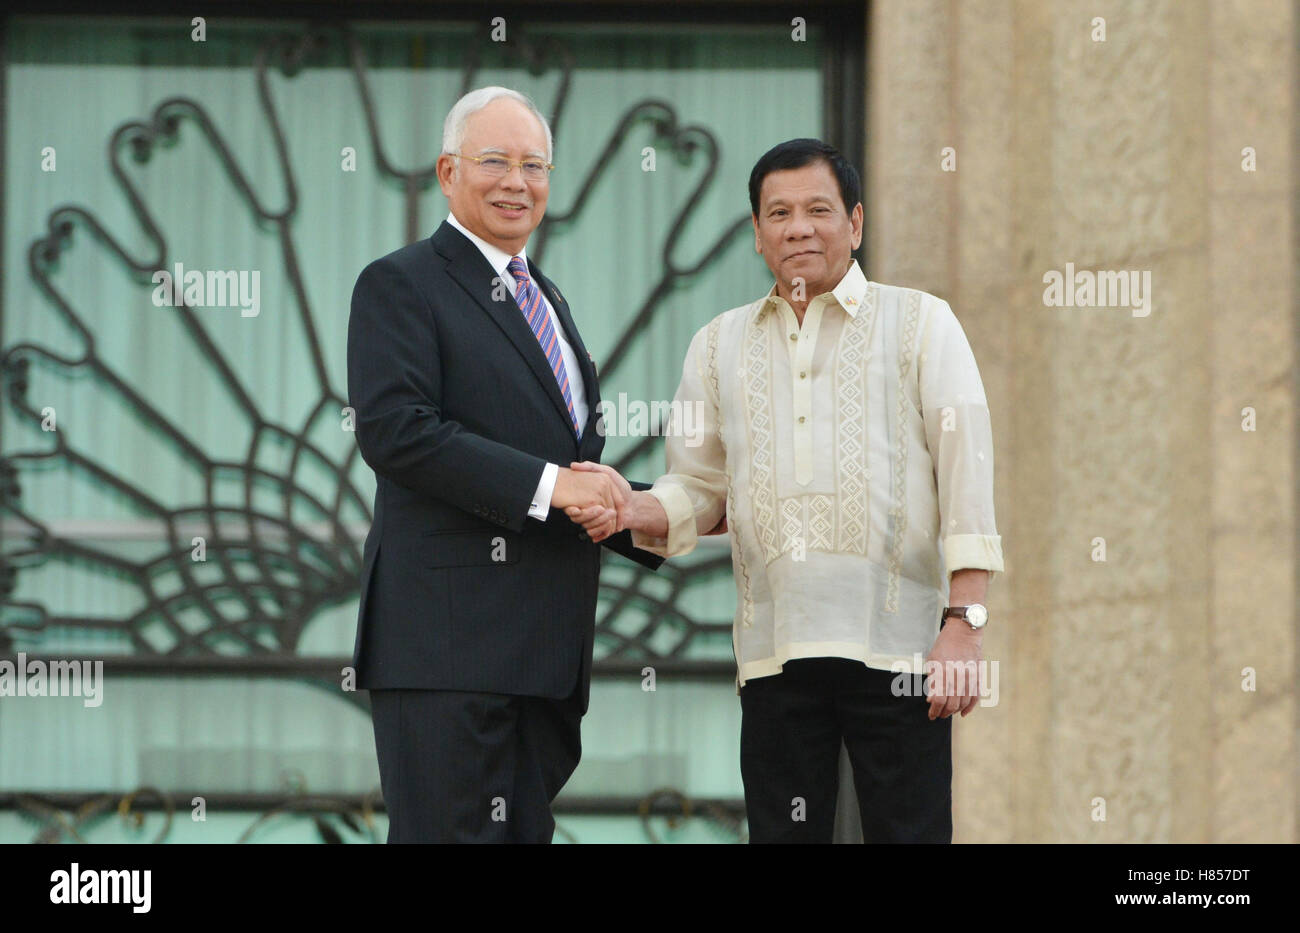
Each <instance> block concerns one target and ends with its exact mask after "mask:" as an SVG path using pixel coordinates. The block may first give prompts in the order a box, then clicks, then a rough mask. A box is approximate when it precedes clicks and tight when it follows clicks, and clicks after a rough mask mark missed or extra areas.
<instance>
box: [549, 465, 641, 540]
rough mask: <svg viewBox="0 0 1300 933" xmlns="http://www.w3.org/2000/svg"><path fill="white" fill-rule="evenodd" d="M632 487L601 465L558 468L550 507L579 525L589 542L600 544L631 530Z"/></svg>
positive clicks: (610, 469) (611, 469) (617, 474)
mask: <svg viewBox="0 0 1300 933" xmlns="http://www.w3.org/2000/svg"><path fill="white" fill-rule="evenodd" d="M634 495H635V493H633V492H632V487H631V486H630V485H629V484H628V481H627V480H625V479H624V478H623V477H622V476H621V475H619V472H618V471H617V470H615V469H614V468H613V467H611V466H607V465H605V464H603V463H592V462H591V461H589V460H588V461H583V462H582V463H576V462H575V463H571V464H570V465H569V468H568V469H565V468H564V467H561V468H560V475H559V476H558V477H557V478H556V480H555V492H554V493H553V494H552V497H551V504H552V505H554V506H555V507H556V508H559V509H564V514H565V515H567V516H569V518H570V519H572V520H573V522H574V524H577V525H581V526H582V527H583V529H584V530H585V531H586V532H587V535H588V536H589V537H590V538H591V540H592V541H603V540H604V539H605V538H608V537H609V536H610V535H614V534H617V533H618V532H620V531H622V530H623V529H624V528H630V527H632V525H631V524H629V522H628V520H629V519H630V517H631V514H630V505H631V503H632V497H633V496H634Z"/></svg>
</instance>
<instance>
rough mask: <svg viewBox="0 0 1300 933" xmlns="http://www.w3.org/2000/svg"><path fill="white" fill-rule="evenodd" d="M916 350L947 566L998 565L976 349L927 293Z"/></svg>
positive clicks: (992, 571)
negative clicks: (929, 300)
mask: <svg viewBox="0 0 1300 933" xmlns="http://www.w3.org/2000/svg"><path fill="white" fill-rule="evenodd" d="M934 301H935V304H934V305H933V306H932V307H931V308H930V313H929V314H928V315H927V317H926V326H925V331H924V333H923V335H922V338H921V347H920V350H921V352H920V355H919V357H918V381H919V389H920V395H921V417H922V418H923V419H924V422H925V436H926V443H927V445H928V447H929V449H930V456H931V459H932V460H933V462H934V469H935V481H936V483H937V485H938V497H939V522H940V526H939V527H940V535H939V536H940V538H941V540H942V542H943V553H944V562H945V565H946V569H947V572H948V573H949V574H951V573H953V572H954V571H957V570H967V569H973V570H987V571H989V577H990V580H991V579H992V577H993V576H994V575H996V573H998V572H1000V571H1002V570H1003V565H1002V539H1001V537H999V536H998V533H997V525H996V522H995V520H994V515H993V430H992V425H991V423H990V419H989V407H988V400H987V398H986V397H985V395H984V384H983V382H982V381H981V380H980V374H979V367H978V366H977V365H976V363H975V354H974V353H972V352H971V348H970V343H969V342H968V341H967V340H966V334H965V332H964V331H963V330H962V327H961V324H960V323H959V322H958V320H957V317H956V315H954V314H953V312H952V308H951V307H949V305H948V303H947V302H946V301H943V300H941V299H934Z"/></svg>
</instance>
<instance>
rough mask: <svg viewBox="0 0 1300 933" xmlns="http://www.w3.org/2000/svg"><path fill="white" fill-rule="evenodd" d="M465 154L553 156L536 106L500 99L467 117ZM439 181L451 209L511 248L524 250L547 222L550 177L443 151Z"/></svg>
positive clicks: (479, 233) (484, 235)
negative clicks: (498, 170) (532, 176)
mask: <svg viewBox="0 0 1300 933" xmlns="http://www.w3.org/2000/svg"><path fill="white" fill-rule="evenodd" d="M460 152H461V155H462V156H476V157H482V156H487V155H497V156H501V157H503V158H506V159H513V160H514V161H516V162H520V161H523V160H526V159H538V160H540V161H542V162H546V161H549V160H548V154H547V152H546V133H545V131H544V130H543V129H542V124H541V123H540V122H539V121H538V119H537V117H536V116H534V115H533V114H532V112H531V111H529V109H528V108H527V107H525V106H524V105H523V104H521V103H519V102H518V101H515V100H511V99H509V98H506V97H501V98H497V99H496V100H494V101H492V102H491V103H490V104H488V105H487V106H486V107H484V108H483V109H482V110H479V111H477V112H476V113H472V114H470V116H469V117H468V118H467V119H466V120H465V137H464V139H463V140H461V146H460ZM438 183H439V184H440V185H441V186H442V193H443V194H445V195H446V196H447V200H448V201H449V202H450V205H451V212H452V213H453V214H455V215H456V219H457V220H459V221H460V222H461V223H462V224H464V225H465V227H466V229H468V230H469V231H470V232H472V233H474V234H475V235H476V236H480V237H482V238H483V239H485V240H487V241H488V242H489V243H491V244H492V245H493V246H496V247H498V248H500V249H503V250H505V251H506V252H507V253H512V254H513V253H518V252H519V251H520V250H521V249H523V248H524V244H525V243H527V242H528V237H529V235H530V234H531V233H532V232H533V230H535V229H536V228H537V225H538V224H539V223H541V222H542V217H543V215H545V213H546V199H547V197H548V196H549V195H550V192H551V183H550V180H549V178H543V179H541V180H540V181H530V180H529V179H526V178H524V175H523V172H522V171H521V170H520V168H519V166H517V165H512V166H511V167H510V171H508V172H507V173H506V174H505V175H502V176H497V177H493V176H491V175H489V174H488V173H487V172H485V171H483V169H482V168H480V167H479V164H478V163H477V162H474V161H472V160H471V159H468V158H460V159H455V158H452V157H451V155H449V154H447V153H443V154H442V155H440V156H438Z"/></svg>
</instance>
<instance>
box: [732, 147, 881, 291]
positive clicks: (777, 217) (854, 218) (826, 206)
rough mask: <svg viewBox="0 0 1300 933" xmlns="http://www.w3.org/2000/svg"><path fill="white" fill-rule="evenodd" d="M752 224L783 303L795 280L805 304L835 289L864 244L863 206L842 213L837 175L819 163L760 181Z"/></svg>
mask: <svg viewBox="0 0 1300 933" xmlns="http://www.w3.org/2000/svg"><path fill="white" fill-rule="evenodd" d="M753 221H754V246H755V249H757V250H758V252H760V253H762V254H763V259H764V260H765V261H766V262H767V267H768V268H769V269H771V270H772V275H773V277H774V278H775V279H776V283H777V292H778V294H780V295H781V297H783V298H785V299H786V300H787V301H790V296H791V293H792V292H793V291H794V288H795V284H796V283H795V280H796V279H803V282H804V294H805V295H806V296H807V300H809V301H811V300H812V299H813V298H815V297H816V296H817V295H820V294H822V293H824V292H828V291H830V290H831V289H833V288H834V287H835V286H836V285H838V284H839V281H840V279H842V278H844V273H845V272H847V271H848V268H849V259H850V257H851V255H852V253H853V251H854V250H855V249H857V248H858V244H859V243H861V242H862V205H861V204H855V205H854V207H853V212H852V213H849V212H847V211H846V210H845V209H844V200H843V198H842V197H841V195H840V186H839V183H838V182H836V180H835V173H834V172H832V171H831V167H830V165H828V164H827V163H826V162H825V161H824V160H822V159H818V160H817V161H815V162H811V163H809V164H808V165H805V166H803V167H802V168H791V169H783V170H781V171H777V172H772V173H771V174H769V175H768V176H767V177H766V178H764V179H763V184H762V187H761V188H760V189H759V198H758V216H756V217H754V218H753Z"/></svg>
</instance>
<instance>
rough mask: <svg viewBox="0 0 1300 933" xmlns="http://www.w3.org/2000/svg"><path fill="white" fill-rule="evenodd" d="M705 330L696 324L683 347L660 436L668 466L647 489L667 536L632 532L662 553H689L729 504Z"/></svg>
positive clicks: (634, 539)
mask: <svg viewBox="0 0 1300 933" xmlns="http://www.w3.org/2000/svg"><path fill="white" fill-rule="evenodd" d="M707 331H708V328H707V327H705V328H702V329H701V330H699V331H698V332H697V333H696V334H695V337H694V338H692V340H691V345H690V348H689V349H688V350H687V351H686V361H685V363H684V364H683V366H682V380H681V384H680V385H678V387H677V394H676V395H675V396H674V398H673V404H672V410H671V415H670V417H669V419H668V429H667V432H666V437H665V439H664V455H665V461H666V466H667V472H666V473H665V474H664V475H663V476H661V477H659V479H657V480H655V483H654V486H653V487H651V489H650V495H652V496H654V497H655V498H656V499H658V500H659V502H660V504H661V505H662V506H663V507H664V512H665V513H666V514H667V516H668V536H667V537H666V538H660V537H653V536H650V535H647V534H644V533H642V532H639V531H634V532H633V533H632V543H633V544H635V545H636V546H637V547H639V548H642V549H643V550H646V551H650V552H651V553H653V554H658V555H660V556H661V557H678V556H680V555H682V554H689V553H690V552H691V551H693V550H694V549H695V544H696V542H697V541H698V539H699V536H700V535H701V534H703V533H705V532H707V531H709V530H711V529H712V528H713V527H714V526H715V525H717V524H718V521H719V520H720V519H721V518H722V516H723V514H724V512H725V511H726V508H727V464H726V459H727V458H726V452H725V449H724V447H723V444H722V438H721V435H720V431H719V423H718V399H717V397H716V395H715V394H714V393H713V390H712V387H711V386H710V385H709V381H708V379H707V378H706V374H705V371H704V361H705V350H706V345H707V341H708V336H707Z"/></svg>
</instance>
